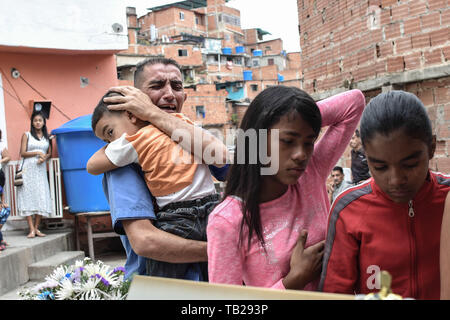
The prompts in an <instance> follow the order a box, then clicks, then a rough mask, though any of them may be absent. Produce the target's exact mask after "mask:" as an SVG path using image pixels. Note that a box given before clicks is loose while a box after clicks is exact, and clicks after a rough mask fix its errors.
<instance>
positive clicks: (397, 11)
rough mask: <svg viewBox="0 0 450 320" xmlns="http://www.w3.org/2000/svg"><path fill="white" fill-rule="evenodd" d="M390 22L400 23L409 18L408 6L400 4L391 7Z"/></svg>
mask: <svg viewBox="0 0 450 320" xmlns="http://www.w3.org/2000/svg"><path fill="white" fill-rule="evenodd" d="M391 12H392V22H395V21H402V20H404V19H406V18H408V16H409V5H408V3H401V4H398V5H397V6H392V9H391Z"/></svg>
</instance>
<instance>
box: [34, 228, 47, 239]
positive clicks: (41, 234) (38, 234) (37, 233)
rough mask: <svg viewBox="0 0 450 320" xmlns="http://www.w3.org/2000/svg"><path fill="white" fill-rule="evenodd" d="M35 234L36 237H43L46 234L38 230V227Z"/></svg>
mask: <svg viewBox="0 0 450 320" xmlns="http://www.w3.org/2000/svg"><path fill="white" fill-rule="evenodd" d="M36 235H37V236H38V237H45V236H46V234H45V233H42V232H40V231H39V230H38V229H36Z"/></svg>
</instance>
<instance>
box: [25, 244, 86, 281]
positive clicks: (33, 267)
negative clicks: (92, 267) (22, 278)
mask: <svg viewBox="0 0 450 320" xmlns="http://www.w3.org/2000/svg"><path fill="white" fill-rule="evenodd" d="M82 259H84V251H62V252H58V253H57V254H55V255H53V256H51V257H48V258H47V259H44V260H40V261H37V262H35V263H32V264H30V265H29V266H28V276H29V278H30V280H43V279H44V278H45V277H46V276H48V275H49V274H51V273H52V272H53V270H54V269H55V268H57V267H58V266H60V265H71V264H74V263H75V261H77V260H82Z"/></svg>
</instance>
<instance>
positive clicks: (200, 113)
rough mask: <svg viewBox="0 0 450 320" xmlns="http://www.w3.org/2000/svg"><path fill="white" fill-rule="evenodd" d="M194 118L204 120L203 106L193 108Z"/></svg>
mask: <svg viewBox="0 0 450 320" xmlns="http://www.w3.org/2000/svg"><path fill="white" fill-rule="evenodd" d="M195 116H196V117H197V118H203V119H204V118H205V106H195Z"/></svg>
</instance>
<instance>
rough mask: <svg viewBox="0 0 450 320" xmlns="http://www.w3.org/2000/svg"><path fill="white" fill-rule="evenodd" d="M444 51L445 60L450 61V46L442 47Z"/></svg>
mask: <svg viewBox="0 0 450 320" xmlns="http://www.w3.org/2000/svg"><path fill="white" fill-rule="evenodd" d="M442 53H443V55H444V61H450V47H444V48H442Z"/></svg>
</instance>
